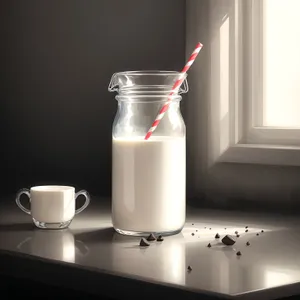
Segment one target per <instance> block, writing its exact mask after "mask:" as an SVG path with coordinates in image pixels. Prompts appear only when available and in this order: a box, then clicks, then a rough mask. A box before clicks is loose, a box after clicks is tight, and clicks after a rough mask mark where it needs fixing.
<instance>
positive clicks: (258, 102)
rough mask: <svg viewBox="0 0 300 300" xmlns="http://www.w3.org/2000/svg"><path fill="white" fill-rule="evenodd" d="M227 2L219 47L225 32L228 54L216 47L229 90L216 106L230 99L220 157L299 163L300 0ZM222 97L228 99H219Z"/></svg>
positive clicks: (254, 161) (253, 161)
mask: <svg viewBox="0 0 300 300" xmlns="http://www.w3.org/2000/svg"><path fill="white" fill-rule="evenodd" d="M231 3H232V9H233V11H234V13H233V15H234V18H232V16H231V19H230V17H229V16H228V15H227V19H226V18H225V19H224V22H223V24H222V25H221V27H220V41H221V43H220V45H221V46H222V39H224V36H225V40H228V41H229V50H228V49H227V50H228V51H229V54H227V53H226V51H227V50H226V49H225V48H224V46H223V48H224V49H221V48H220V53H221V56H220V59H221V63H220V66H221V69H222V68H223V69H224V68H226V66H227V65H228V62H229V64H230V65H228V66H227V71H228V74H226V76H225V77H226V78H229V79H231V82H229V83H228V84H227V83H226V81H224V80H222V78H221V79H220V80H221V81H220V82H221V84H220V86H222V85H226V86H229V92H228V93H226V91H225V92H224V88H223V89H221V90H222V92H221V98H220V100H221V102H220V106H221V107H223V106H224V105H225V106H226V101H227V102H228V103H229V105H228V111H229V112H231V116H230V119H231V126H230V122H229V127H228V132H227V136H228V145H226V146H227V147H225V148H226V149H225V150H224V151H223V152H222V153H220V157H219V160H220V161H229V162H246V163H262V164H279V165H300V55H299V53H300V40H299V36H300V20H299V17H298V13H297V12H298V11H299V9H300V1H298V0H251V1H241V0H236V1H231ZM232 19H233V21H232ZM230 22H233V25H231V27H233V29H231V30H230V29H228V30H227V36H226V34H225V33H224V32H225V31H226V26H227V27H228V25H225V24H226V23H230ZM232 33H234V35H233V34H232ZM222 36H223V37H222ZM223 44H224V43H223ZM224 55H225V58H224V57H223V56H224ZM226 58H227V61H228V62H227V63H226V62H224V60H225V61H226ZM231 69H232V70H231ZM233 70H234V71H233ZM221 74H223V76H224V72H221ZM221 76H222V75H221ZM230 86H232V92H231V93H230ZM224 95H228V96H229V97H230V98H231V99H229V100H226V101H225V102H224V101H222V98H224ZM223 110H224V109H223ZM222 131H223V132H224V124H222ZM230 135H231V136H232V137H233V138H231V140H230ZM224 137H226V136H225V135H224V134H222V135H221V139H220V140H221V141H222V140H223V144H224ZM221 144H222V142H221ZM225 144H226V143H225Z"/></svg>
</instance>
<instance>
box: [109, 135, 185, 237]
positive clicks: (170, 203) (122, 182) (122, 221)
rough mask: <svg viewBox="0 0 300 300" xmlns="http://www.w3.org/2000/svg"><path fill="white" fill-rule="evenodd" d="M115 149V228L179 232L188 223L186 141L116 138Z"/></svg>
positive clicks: (163, 138)
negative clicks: (186, 207)
mask: <svg viewBox="0 0 300 300" xmlns="http://www.w3.org/2000/svg"><path fill="white" fill-rule="evenodd" d="M112 146H113V152H112V153H113V167H112V173H113V174H112V175H113V176H112V185H113V186H112V221H113V225H114V228H116V229H117V230H121V231H129V232H131V233H132V232H169V233H171V232H175V231H180V230H181V229H182V227H183V225H184V222H185V186H186V182H185V180H186V179H185V177H186V150H185V138H181V137H174V138H173V137H156V136H151V137H150V139H149V140H147V141H146V140H144V137H135V138H113V145H112ZM127 233H128V232H127Z"/></svg>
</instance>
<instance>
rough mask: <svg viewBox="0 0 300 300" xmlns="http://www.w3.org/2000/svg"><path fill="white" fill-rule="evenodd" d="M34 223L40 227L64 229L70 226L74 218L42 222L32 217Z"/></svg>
mask: <svg viewBox="0 0 300 300" xmlns="http://www.w3.org/2000/svg"><path fill="white" fill-rule="evenodd" d="M32 220H33V223H34V225H35V226H36V227H37V228H40V229H64V228H68V227H69V225H70V223H71V222H72V220H70V221H66V222H58V223H46V222H40V221H38V220H35V219H34V218H32Z"/></svg>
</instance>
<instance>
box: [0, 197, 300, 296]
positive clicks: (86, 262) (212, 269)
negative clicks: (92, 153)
mask: <svg viewBox="0 0 300 300" xmlns="http://www.w3.org/2000/svg"><path fill="white" fill-rule="evenodd" d="M105 203H106V202H104V201H102V202H100V201H99V202H98V203H97V202H96V201H94V203H93V205H91V207H89V208H88V209H87V210H86V211H85V212H83V213H82V214H81V215H78V216H76V218H75V219H74V220H73V222H72V223H71V225H70V228H69V229H66V230H42V229H36V228H34V227H33V225H32V224H31V221H30V217H29V216H26V215H23V214H22V212H20V211H19V210H18V209H17V208H16V207H14V205H6V206H5V207H4V206H1V205H0V207H1V208H0V250H9V251H17V252H22V253H26V254H30V255H32V256H39V257H43V258H46V259H50V260H56V261H62V262H66V263H71V264H74V263H75V264H76V265H77V266H78V265H79V266H84V267H87V268H88V267H91V268H97V269H99V270H105V271H107V272H111V273H113V274H119V275H121V276H125V277H126V276H128V277H130V278H137V279H139V280H143V281H148V282H152V283H157V284H162V285H171V286H175V287H179V288H180V289H186V290H192V291H195V292H200V291H201V292H203V291H208V292H212V293H216V294H223V295H224V294H225V295H232V296H236V297H242V296H244V295H248V296H249V295H250V294H253V297H254V298H255V297H257V293H259V299H274V298H275V296H274V295H273V294H272V288H274V287H285V289H284V293H285V294H284V295H283V296H289V295H293V293H295V291H296V290H297V291H298V292H299V286H298V285H297V286H296V285H291V284H293V283H298V282H299V281H300V221H298V219H294V218H291V217H289V218H287V217H283V216H280V215H277V216H275V215H272V216H266V215H254V214H251V215H250V214H237V213H236V212H235V213H234V212H221V211H209V210H205V211H204V210H192V211H191V212H188V217H187V222H186V225H185V227H184V229H183V231H182V232H181V233H180V234H177V235H174V236H170V237H165V239H164V241H163V242H157V241H154V242H151V244H150V246H149V247H147V248H141V247H140V246H139V240H140V238H138V237H132V236H122V235H120V234H118V233H116V232H115V231H114V230H113V228H112V225H111V221H110V209H109V205H107V204H105ZM12 220H14V221H15V223H13V222H12ZM246 225H247V226H249V227H248V232H245V226H246ZM262 229H263V230H264V232H261V230H262ZM235 231H238V232H239V235H240V237H238V238H236V239H237V241H236V243H235V245H234V246H231V247H228V246H224V245H222V244H221V243H220V241H219V240H218V239H215V234H216V233H219V234H220V235H221V237H222V236H224V235H226V234H232V235H234V232H235ZM257 233H259V235H257ZM248 241H249V242H250V245H249V246H247V245H246V242H248ZM208 243H211V245H212V247H211V248H208V247H207V244H208ZM237 251H241V253H242V256H240V257H238V256H237V255H236V252H237ZM189 265H190V266H192V271H190V272H188V270H187V267H188V266H189ZM288 285H290V287H289V290H287V289H286V286H288ZM264 291H265V293H263V292H264ZM272 295H273V296H272ZM278 295H280V293H279V292H278V290H276V296H278ZM248 299H250V298H248ZM251 299H252V298H251Z"/></svg>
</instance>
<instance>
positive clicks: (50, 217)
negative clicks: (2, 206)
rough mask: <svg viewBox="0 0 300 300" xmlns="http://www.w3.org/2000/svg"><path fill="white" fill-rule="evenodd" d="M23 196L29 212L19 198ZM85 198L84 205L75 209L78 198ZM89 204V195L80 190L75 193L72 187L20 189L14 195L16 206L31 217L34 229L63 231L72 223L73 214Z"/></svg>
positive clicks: (47, 186)
mask: <svg viewBox="0 0 300 300" xmlns="http://www.w3.org/2000/svg"><path fill="white" fill-rule="evenodd" d="M22 194H25V195H27V196H28V198H29V202H30V210H29V209H27V208H26V207H24V206H23V205H22V204H21V202H20V198H21V195H22ZM80 195H83V196H85V203H84V204H83V206H81V207H80V208H78V209H75V201H76V199H77V197H78V196H80ZM89 203H90V195H89V194H88V192H87V191H85V190H81V191H79V192H77V193H75V188H74V187H72V186H62V185H43V186H34V187H31V188H30V190H29V189H21V190H19V191H18V193H17V195H16V204H17V205H18V207H19V208H20V209H21V210H22V211H24V212H25V213H27V214H29V215H31V217H32V220H33V223H34V224H35V226H36V227H38V228H42V229H63V228H67V227H68V226H69V225H70V223H71V222H72V220H73V218H74V216H75V214H79V213H80V212H82V211H83V210H84V209H85V208H86V207H87V206H88V205H89Z"/></svg>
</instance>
